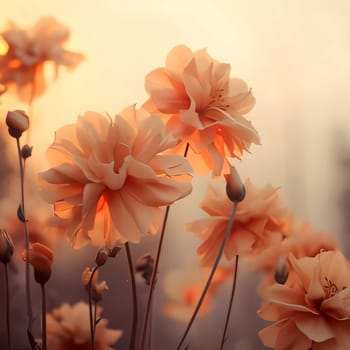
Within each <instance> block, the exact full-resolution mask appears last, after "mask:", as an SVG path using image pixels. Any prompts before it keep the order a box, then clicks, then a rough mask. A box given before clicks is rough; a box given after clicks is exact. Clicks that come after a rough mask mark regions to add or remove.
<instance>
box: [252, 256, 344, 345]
mask: <svg viewBox="0 0 350 350" xmlns="http://www.w3.org/2000/svg"><path fill="white" fill-rule="evenodd" d="M289 263H290V265H291V269H292V270H293V271H294V272H295V273H296V276H297V277H298V278H297V279H296V280H295V283H294V284H293V285H289V286H287V285H279V284H275V285H273V286H271V287H269V288H266V289H265V291H264V293H263V297H264V299H265V300H266V301H265V302H264V303H263V305H262V308H261V309H260V310H259V312H258V313H259V315H260V316H261V317H262V318H263V319H265V320H268V321H274V322H275V323H274V324H272V325H271V326H269V327H267V328H265V329H263V330H262V331H260V333H259V336H260V338H261V340H262V342H263V343H264V345H266V346H269V347H271V348H274V349H280V350H287V349H298V350H308V349H311V348H312V349H315V350H326V349H334V350H337V349H339V350H341V349H348V348H349V346H350V338H349V332H350V308H349V301H350V266H349V262H348V261H347V260H346V259H345V258H344V256H343V255H342V253H340V252H339V251H329V252H325V251H324V252H321V253H319V254H318V255H317V256H315V257H304V258H300V259H296V258H295V257H294V256H293V255H292V254H291V255H290V257H289Z"/></svg>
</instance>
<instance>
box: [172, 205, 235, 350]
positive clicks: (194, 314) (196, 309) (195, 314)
mask: <svg viewBox="0 0 350 350" xmlns="http://www.w3.org/2000/svg"><path fill="white" fill-rule="evenodd" d="M237 204H238V202H234V204H233V208H232V212H231V216H230V220H229V222H228V224H227V226H226V231H225V233H224V238H223V240H222V243H221V246H220V249H219V252H218V254H217V256H216V259H215V261H214V264H213V267H212V269H211V271H210V274H209V277H208V280H207V283H206V284H205V286H204V289H203V291H202V294H201V296H200V298H199V301H198V303H197V306H196V308H195V310H194V312H193V315H192V317H191V319H190V322H189V323H188V325H187V327H186V330H185V333H184V335H183V336H182V338H181V340H180V342H179V345H178V346H177V349H178V350H179V349H180V347H181V345H182V344H183V342H184V341H185V338H186V336H187V334H188V332H189V331H190V329H191V327H192V324H193V322H194V320H195V319H196V317H197V314H198V311H199V310H200V308H201V306H202V303H203V300H204V298H205V296H206V294H207V292H208V289H209V286H210V283H211V280H212V279H213V277H214V274H215V271H216V269H217V267H218V265H219V261H220V259H221V256H222V253H223V251H224V248H225V245H226V242H227V240H228V238H229V236H230V233H231V230H232V225H233V221H234V219H235V215H236V210H237Z"/></svg>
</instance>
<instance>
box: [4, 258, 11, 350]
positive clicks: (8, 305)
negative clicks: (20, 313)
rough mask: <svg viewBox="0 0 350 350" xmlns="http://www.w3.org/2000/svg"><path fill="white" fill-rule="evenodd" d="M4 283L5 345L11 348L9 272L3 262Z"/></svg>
mask: <svg viewBox="0 0 350 350" xmlns="http://www.w3.org/2000/svg"><path fill="white" fill-rule="evenodd" d="M5 283H6V327H7V346H8V350H11V335H10V291H9V273H8V268H7V264H5Z"/></svg>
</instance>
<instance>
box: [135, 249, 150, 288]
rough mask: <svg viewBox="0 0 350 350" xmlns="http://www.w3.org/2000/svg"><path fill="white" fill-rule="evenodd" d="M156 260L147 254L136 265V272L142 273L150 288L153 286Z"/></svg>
mask: <svg viewBox="0 0 350 350" xmlns="http://www.w3.org/2000/svg"><path fill="white" fill-rule="evenodd" d="M153 266H154V258H153V256H152V255H151V254H149V253H147V254H145V255H143V256H141V257H140V258H139V259H138V260H137V261H136V265H135V270H136V272H140V273H142V274H141V276H142V278H143V279H144V280H145V282H146V284H147V285H148V286H149V285H150V284H151V278H152V274H153Z"/></svg>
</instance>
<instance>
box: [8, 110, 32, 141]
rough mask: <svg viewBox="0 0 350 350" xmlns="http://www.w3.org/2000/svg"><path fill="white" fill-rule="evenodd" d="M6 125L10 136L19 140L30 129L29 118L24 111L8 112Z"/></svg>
mask: <svg viewBox="0 0 350 350" xmlns="http://www.w3.org/2000/svg"><path fill="white" fill-rule="evenodd" d="M6 124H7V126H8V130H9V134H10V135H11V136H12V137H14V138H16V139H18V138H20V137H21V136H22V133H23V131H26V130H28V128H29V118H28V116H27V115H26V114H25V112H24V111H20V110H15V111H10V112H7V116H6Z"/></svg>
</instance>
